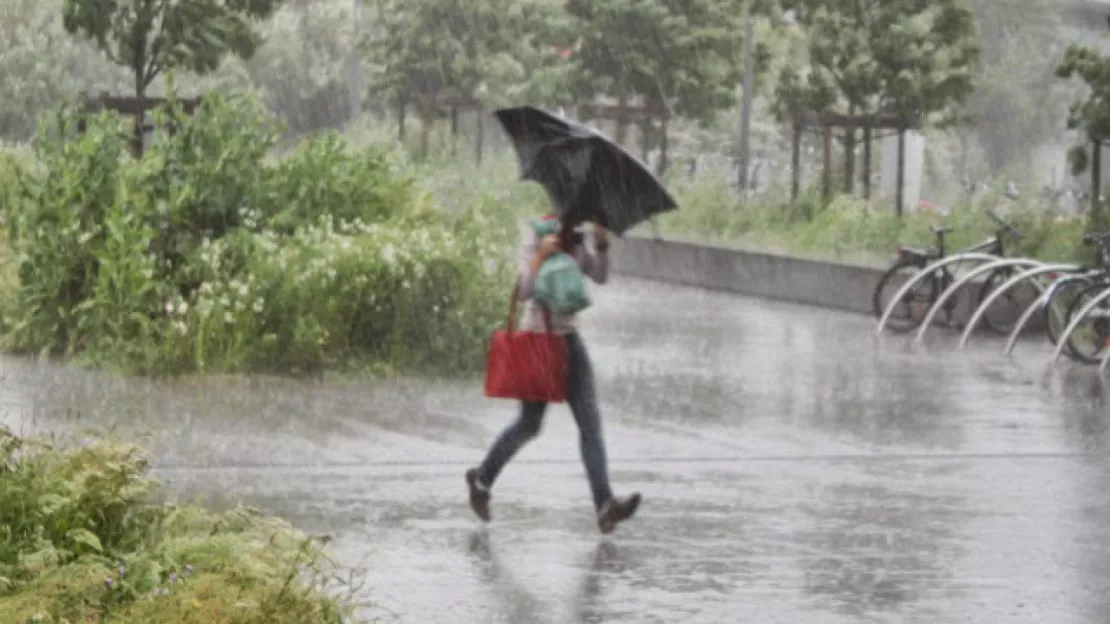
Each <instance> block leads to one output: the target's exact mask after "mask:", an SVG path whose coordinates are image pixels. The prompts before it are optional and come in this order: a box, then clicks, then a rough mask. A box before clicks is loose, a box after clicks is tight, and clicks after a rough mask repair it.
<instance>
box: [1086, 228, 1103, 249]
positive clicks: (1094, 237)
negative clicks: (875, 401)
mask: <svg viewBox="0 0 1110 624" xmlns="http://www.w3.org/2000/svg"><path fill="white" fill-rule="evenodd" d="M1083 244H1084V245H1098V246H1100V247H1106V246H1110V232H1091V233H1089V234H1084V235H1083Z"/></svg>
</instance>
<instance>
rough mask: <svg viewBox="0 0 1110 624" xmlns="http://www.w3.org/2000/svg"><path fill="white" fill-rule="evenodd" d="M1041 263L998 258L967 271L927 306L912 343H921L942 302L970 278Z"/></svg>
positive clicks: (1026, 259)
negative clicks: (1008, 268)
mask: <svg viewBox="0 0 1110 624" xmlns="http://www.w3.org/2000/svg"><path fill="white" fill-rule="evenodd" d="M1043 265H1044V263H1043V262H1040V261H1039V260H1031V259H1029V258H998V259H996V260H995V261H994V262H988V263H986V264H982V265H979V266H977V267H975V268H974V269H972V270H970V271H968V272H967V275H964V276H963V277H961V278H960V279H958V280H956V281H954V282H952V283H951V284H949V285H948V288H946V289H944V292H942V293H941V294H940V296H939V297H937V300H936V301H935V302H933V307H931V308H929V312H928V313H927V314H926V315H925V319H924V320H923V321H921V327H919V328H918V329H917V335H916V336H914V339H913V344H920V343H921V341H922V340H923V339H924V338H925V332H927V331H929V325H931V324H932V322H933V318H935V317H936V315H937V312H940V309H941V308H943V307H944V304H945V303H947V302H948V300H949V299H950V298H952V295H954V294H955V293H956V292H957V291H958V290H960V288H963V286H964V284H967V283H968V282H970V281H971V280H972V279H974V278H976V277H978V276H980V275H982V274H984V273H989V272H991V271H994V270H995V269H1002V268H1005V267H1011V266H1017V267H1025V268H1029V267H1039V266H1043Z"/></svg>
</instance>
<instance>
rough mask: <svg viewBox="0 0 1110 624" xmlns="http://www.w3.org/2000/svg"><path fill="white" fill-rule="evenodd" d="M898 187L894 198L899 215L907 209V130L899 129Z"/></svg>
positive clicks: (896, 211)
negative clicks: (905, 201) (905, 198)
mask: <svg viewBox="0 0 1110 624" xmlns="http://www.w3.org/2000/svg"><path fill="white" fill-rule="evenodd" d="M897 186H898V189H897V192H896V193H895V199H894V202H895V203H894V214H896V215H898V216H899V217H901V216H902V214H903V212H904V211H905V205H904V204H903V202H904V199H903V198H904V196H905V191H906V131H905V130H904V129H902V128H899V129H898V183H897Z"/></svg>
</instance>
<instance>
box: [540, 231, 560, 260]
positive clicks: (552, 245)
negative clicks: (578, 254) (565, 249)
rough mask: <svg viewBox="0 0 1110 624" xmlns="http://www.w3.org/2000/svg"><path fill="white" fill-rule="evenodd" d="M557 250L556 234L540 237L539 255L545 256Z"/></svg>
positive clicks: (557, 239) (557, 240)
mask: <svg viewBox="0 0 1110 624" xmlns="http://www.w3.org/2000/svg"><path fill="white" fill-rule="evenodd" d="M556 251H559V236H558V235H556V234H548V235H547V236H544V237H543V238H541V239H540V248H539V251H538V253H539V255H540V257H543V258H546V257H548V256H550V255H551V254H553V253H555V252H556Z"/></svg>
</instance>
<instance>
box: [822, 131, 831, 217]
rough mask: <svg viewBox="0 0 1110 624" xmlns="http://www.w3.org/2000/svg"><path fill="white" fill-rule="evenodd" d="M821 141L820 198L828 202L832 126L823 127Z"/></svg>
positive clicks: (829, 196) (829, 195) (829, 197)
mask: <svg viewBox="0 0 1110 624" xmlns="http://www.w3.org/2000/svg"><path fill="white" fill-rule="evenodd" d="M822 139H823V140H822V146H821V147H822V149H821V152H822V153H821V160H822V163H821V165H822V166H821V197H822V198H823V199H824V200H825V201H826V202H828V201H829V200H831V199H832V126H829V125H825V126H824V131H823V132H822Z"/></svg>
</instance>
